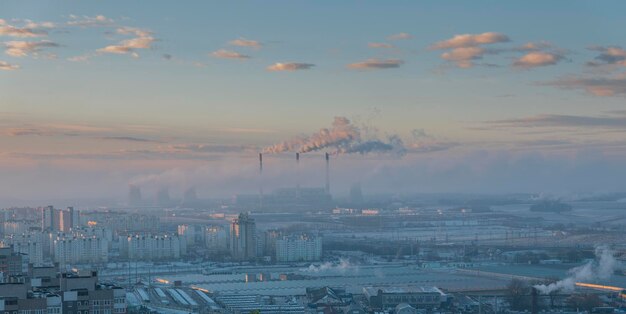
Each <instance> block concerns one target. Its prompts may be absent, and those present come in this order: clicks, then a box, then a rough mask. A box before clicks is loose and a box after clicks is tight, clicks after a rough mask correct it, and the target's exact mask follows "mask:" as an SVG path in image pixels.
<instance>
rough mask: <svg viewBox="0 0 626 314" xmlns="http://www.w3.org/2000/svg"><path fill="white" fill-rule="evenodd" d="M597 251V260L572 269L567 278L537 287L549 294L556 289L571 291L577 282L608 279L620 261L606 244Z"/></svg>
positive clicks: (543, 292)
mask: <svg viewBox="0 0 626 314" xmlns="http://www.w3.org/2000/svg"><path fill="white" fill-rule="evenodd" d="M595 253H596V260H593V261H589V262H588V263H586V264H585V265H582V266H578V267H575V268H572V269H570V270H569V271H568V273H569V276H568V277H567V278H565V279H562V280H559V281H557V282H554V283H551V284H549V285H536V286H535V288H536V289H537V290H539V292H541V293H542V294H549V293H551V292H554V291H566V292H569V291H573V290H574V288H575V287H576V283H577V282H580V281H591V280H596V279H608V278H609V277H611V276H612V275H613V273H614V272H615V270H616V269H617V267H618V261H617V260H616V259H615V257H614V256H613V251H612V250H610V249H608V248H607V247H605V246H600V247H597V248H596V252H595Z"/></svg>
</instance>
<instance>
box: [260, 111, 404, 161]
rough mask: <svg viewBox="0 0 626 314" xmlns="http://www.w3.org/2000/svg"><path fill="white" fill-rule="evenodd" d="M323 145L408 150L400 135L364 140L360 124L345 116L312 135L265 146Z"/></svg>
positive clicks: (343, 149) (343, 150)
mask: <svg viewBox="0 0 626 314" xmlns="http://www.w3.org/2000/svg"><path fill="white" fill-rule="evenodd" d="M322 149H332V153H333V154H354V153H357V154H367V153H373V152H396V153H398V154H401V155H403V154H404V153H405V149H404V144H403V143H402V140H400V138H399V137H398V136H396V135H392V136H390V137H389V141H388V142H383V141H381V140H379V139H376V138H374V139H367V140H364V139H363V137H362V135H361V131H360V129H359V127H357V126H356V125H354V124H352V123H351V122H350V120H349V119H348V118H346V117H335V120H334V121H333V123H332V126H331V127H330V128H323V129H320V130H319V131H318V132H317V133H315V134H312V135H310V136H305V137H297V138H294V139H291V140H288V141H284V142H281V143H278V144H275V145H272V146H270V147H266V148H265V149H264V150H263V152H265V153H282V152H299V153H308V152H313V151H319V150H322Z"/></svg>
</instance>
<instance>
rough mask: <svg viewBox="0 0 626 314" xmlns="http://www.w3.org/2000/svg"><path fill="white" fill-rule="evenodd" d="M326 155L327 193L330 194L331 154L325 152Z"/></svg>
mask: <svg viewBox="0 0 626 314" xmlns="http://www.w3.org/2000/svg"><path fill="white" fill-rule="evenodd" d="M325 156H326V194H328V195H330V156H329V155H328V153H325Z"/></svg>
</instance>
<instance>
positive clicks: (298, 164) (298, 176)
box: [296, 153, 300, 199]
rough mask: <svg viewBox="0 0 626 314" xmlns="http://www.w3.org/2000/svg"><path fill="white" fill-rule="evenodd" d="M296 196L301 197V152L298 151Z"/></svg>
mask: <svg viewBox="0 0 626 314" xmlns="http://www.w3.org/2000/svg"><path fill="white" fill-rule="evenodd" d="M296 198H297V199H299V198H300V153H296Z"/></svg>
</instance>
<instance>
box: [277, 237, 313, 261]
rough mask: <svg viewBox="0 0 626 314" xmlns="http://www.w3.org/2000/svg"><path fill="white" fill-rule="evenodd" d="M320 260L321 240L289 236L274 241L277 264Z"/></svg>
mask: <svg viewBox="0 0 626 314" xmlns="http://www.w3.org/2000/svg"><path fill="white" fill-rule="evenodd" d="M321 258H322V238H321V237H319V236H309V235H306V234H302V235H290V236H284V237H282V238H280V239H277V240H276V261H277V262H299V261H303V262H304V261H317V260H320V259H321Z"/></svg>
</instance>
